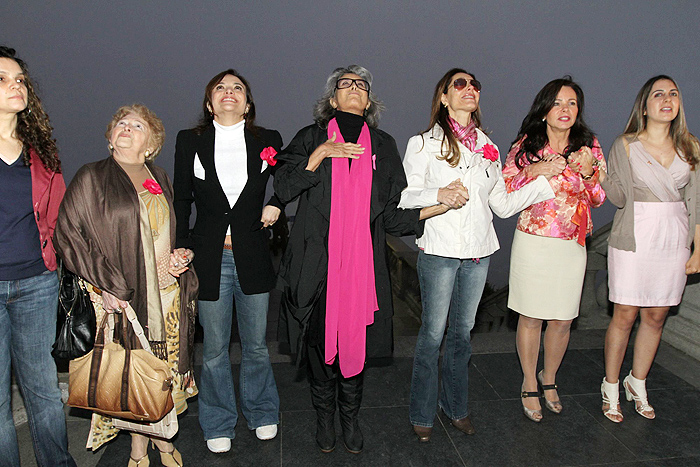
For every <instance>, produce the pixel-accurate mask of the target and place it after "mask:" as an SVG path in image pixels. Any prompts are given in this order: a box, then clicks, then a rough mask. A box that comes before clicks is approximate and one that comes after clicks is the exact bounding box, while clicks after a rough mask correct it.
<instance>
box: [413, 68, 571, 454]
mask: <svg viewBox="0 0 700 467" xmlns="http://www.w3.org/2000/svg"><path fill="white" fill-rule="evenodd" d="M480 92H481V83H479V82H478V81H477V80H476V79H475V78H474V75H472V74H471V73H467V72H466V71H464V70H462V69H458V68H453V69H451V70H450V71H448V72H447V73H446V74H445V75H444V76H443V77H442V79H441V80H440V81H439V82H438V83H437V86H436V87H435V92H434V94H433V103H432V111H431V118H430V127H429V129H428V130H427V131H425V132H424V133H422V134H420V135H418V136H414V137H412V138H411V139H410V140H409V142H408V147H407V148H406V155H405V157H404V169H405V170H406V176H407V178H408V187H407V188H406V189H405V190H404V191H403V193H402V196H401V204H400V205H399V207H402V208H422V207H426V206H433V205H437V204H445V205H447V206H448V207H449V208H451V209H450V210H449V211H447V212H446V213H445V214H443V215H441V216H436V217H434V218H431V219H429V220H427V221H426V224H425V232H424V234H423V235H422V236H421V237H420V238H418V239H417V240H416V243H417V245H418V247H419V249H420V252H419V254H418V276H419V281H420V288H421V297H422V305H423V316H422V321H423V322H422V325H421V329H420V332H419V334H418V341H417V343H416V350H415V357H414V361H413V377H412V380H411V404H410V420H411V424H412V425H413V429H414V431H415V433H416V434H417V435H418V437H419V438H420V440H421V441H424V442H425V441H429V440H430V435H431V433H432V426H433V421H434V418H435V412H436V410H437V405H438V358H439V356H440V346H441V344H442V338H443V335H444V332H445V325H446V322H447V318H448V315H449V318H450V326H449V328H448V330H447V340H446V348H445V354H444V357H443V365H442V390H441V394H440V401H439V405H440V407H441V408H442V410H443V411H444V413H445V415H446V416H447V417H449V418H450V420H451V423H452V425H453V426H454V427H455V428H457V429H458V430H460V431H462V432H463V433H466V434H468V435H469V434H473V433H474V427H473V425H472V423H471V420H470V419H469V411H468V407H467V390H468V373H467V369H468V365H469V358H470V356H471V344H470V335H469V334H470V331H471V329H472V327H473V326H474V318H475V316H476V310H477V307H478V305H479V301H480V299H481V294H482V292H483V289H484V285H485V283H486V275H487V272H488V267H489V259H490V255H491V254H492V253H493V252H495V251H496V250H498V248H499V244H498V239H497V237H496V231H495V230H494V228H493V223H492V219H493V215H492V211H493V212H495V213H496V215H498V216H499V217H502V218H505V217H509V216H512V215H513V214H515V213H517V212H519V211H520V210H522V209H524V208H526V207H528V206H530V205H531V204H533V203H538V202H541V201H544V200H547V199H550V198H553V197H554V192H553V191H552V189H551V188H550V186H549V182H548V179H549V177H551V176H553V175H556V174H557V173H559V172H561V170H562V169H563V167H559V166H558V165H557V164H555V163H553V164H551V167H550V170H549V172H550V173H548V174H547V175H545V176H540V177H538V178H537V179H536V180H533V182H532V183H530V184H528V185H526V186H524V187H523V188H522V189H521V190H519V191H515V192H513V193H510V194H509V193H507V190H506V186H505V183H504V182H503V176H502V174H501V166H500V159H499V154H498V148H497V147H496V146H495V145H494V144H493V143H492V142H491V140H490V139H489V138H488V137H487V136H486V135H485V134H484V132H483V131H482V130H481V118H480V117H481V115H480V110H479V98H480ZM450 303H452V306H450Z"/></svg>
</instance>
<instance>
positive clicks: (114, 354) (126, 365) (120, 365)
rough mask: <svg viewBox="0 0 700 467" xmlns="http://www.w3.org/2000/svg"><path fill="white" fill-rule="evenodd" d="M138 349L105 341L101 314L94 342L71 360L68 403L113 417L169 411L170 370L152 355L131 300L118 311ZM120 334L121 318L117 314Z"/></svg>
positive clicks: (152, 416)
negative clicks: (90, 348) (137, 342)
mask: <svg viewBox="0 0 700 467" xmlns="http://www.w3.org/2000/svg"><path fill="white" fill-rule="evenodd" d="M123 314H124V315H126V317H127V318H128V321H129V323H131V326H132V327H133V329H134V332H135V333H136V335H137V336H139V340H140V341H141V345H142V346H144V342H145V346H144V348H143V349H131V348H130V347H131V346H130V344H128V340H127V339H124V341H125V343H126V346H122V345H120V344H118V343H116V342H109V343H105V328H106V327H107V318H108V316H109V315H105V318H104V319H103V320H102V323H101V324H100V329H99V330H98V334H97V339H96V340H95V347H94V348H93V349H92V350H91V351H90V352H89V353H88V354H87V355H85V356H83V357H80V358H77V359H75V360H71V362H70V366H69V372H70V381H69V394H68V405H69V406H71V407H77V408H82V409H87V410H92V411H94V412H97V413H99V414H101V415H105V416H107V417H113V418H121V419H128V420H137V421H141V422H157V421H158V420H161V419H162V418H163V417H165V416H166V415H168V413H169V412H171V411H172V410H173V406H174V404H173V398H172V395H171V386H172V379H173V378H172V375H171V373H170V369H169V368H168V365H167V363H166V362H164V361H162V360H160V359H159V358H158V357H156V356H155V355H153V354H152V353H151V351H150V347H149V346H148V341H147V340H146V338H145V336H144V333H143V328H141V325H140V324H139V322H138V320H137V319H136V313H135V312H134V310H133V308H131V305H129V306H128V307H127V308H126V310H124V313H123ZM121 322H122V336H125V335H127V332H126V331H127V326H128V325H127V320H126V319H124V318H123V316H122V318H121Z"/></svg>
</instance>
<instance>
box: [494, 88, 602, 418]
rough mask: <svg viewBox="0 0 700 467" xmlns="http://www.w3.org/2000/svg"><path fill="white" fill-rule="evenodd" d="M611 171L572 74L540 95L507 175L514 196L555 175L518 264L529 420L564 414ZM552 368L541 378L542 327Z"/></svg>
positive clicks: (523, 232) (521, 242) (532, 218)
mask: <svg viewBox="0 0 700 467" xmlns="http://www.w3.org/2000/svg"><path fill="white" fill-rule="evenodd" d="M599 167H602V168H605V159H604V158H603V152H602V151H601V149H600V144H599V143H598V140H597V139H596V137H595V136H594V134H593V132H592V131H591V130H590V129H589V128H588V126H587V125H586V123H585V122H584V120H583V91H582V90H581V88H580V87H579V85H578V84H576V83H575V82H573V81H572V80H571V78H570V77H568V76H565V77H564V78H562V79H556V80H554V81H551V82H549V83H547V85H545V87H544V88H542V90H541V91H540V92H539V93H538V94H537V96H536V97H535V100H534V102H533V103H532V107H531V108H530V112H529V113H528V114H527V116H526V117H525V119H524V120H523V123H522V125H521V127H520V131H519V132H518V136H517V138H516V139H515V141H514V143H513V145H512V147H511V149H510V152H509V153H508V158H507V160H506V165H505V168H504V169H503V176H504V178H505V182H506V185H507V187H508V190H509V191H514V190H518V189H520V188H521V187H523V186H525V185H526V184H528V183H529V182H530V181H531V180H532V179H533V178H535V177H537V176H538V175H540V174H543V173H547V172H548V171H551V170H557V171H558V175H556V176H555V177H553V178H552V179H551V180H550V183H551V185H552V188H553V189H554V193H555V197H554V199H550V200H548V201H544V202H541V203H538V204H534V205H532V206H531V207H529V208H528V209H526V210H524V211H523V212H522V213H521V214H520V218H519V219H518V227H517V230H516V232H515V236H514V238H513V249H512V253H511V259H510V283H509V294H508V307H509V308H511V309H513V310H515V311H517V312H518V313H519V314H520V320H519V321H518V332H517V337H516V343H517V349H518V355H519V357H520V364H521V366H522V369H523V384H522V392H521V397H522V402H523V411H524V413H525V415H526V416H527V417H528V418H529V419H531V420H532V421H534V422H539V421H540V420H542V409H541V406H540V402H539V395H540V392H539V391H538V383H539V385H540V386H541V389H542V390H543V392H544V397H545V406H546V407H547V409H549V410H550V411H552V412H554V413H557V414H558V413H560V412H561V410H562V405H561V403H560V402H559V397H558V394H557V386H556V384H555V380H556V374H557V370H558V369H559V365H560V364H561V361H562V358H563V357H564V353H565V352H566V348H567V346H568V343H569V331H570V327H571V322H572V321H573V319H574V318H576V316H578V309H579V302H580V300H581V289H582V287H583V278H584V274H585V270H586V235H587V234H588V233H589V232H591V231H592V230H593V226H592V224H591V214H590V208H591V207H598V206H600V205H601V204H603V201H605V192H604V191H603V189H602V188H601V187H600V183H599V182H598V168H599ZM543 321H547V329H546V331H545V335H544V369H543V370H541V371H540V372H539V373H537V374H536V370H537V357H538V354H539V348H540V333H541V329H542V322H543Z"/></svg>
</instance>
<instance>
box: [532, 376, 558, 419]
mask: <svg viewBox="0 0 700 467" xmlns="http://www.w3.org/2000/svg"><path fill="white" fill-rule="evenodd" d="M543 372H544V370H540V372H539V373H537V383H538V384H539V385H540V390H541V391H542V397H544V406H545V407H547V410H549V411H550V412H553V413H555V414H560V413H561V411H562V409H563V408H564V407H563V406H562V405H561V401H559V400H555V401H550V400H549V399H547V396H546V395H545V394H544V392H545V391H550V390H552V389H557V388H558V387H559V386H557V385H556V384H544V378H543V377H542V373H543Z"/></svg>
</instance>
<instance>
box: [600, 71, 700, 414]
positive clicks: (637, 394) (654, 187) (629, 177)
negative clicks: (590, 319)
mask: <svg viewBox="0 0 700 467" xmlns="http://www.w3.org/2000/svg"><path fill="white" fill-rule="evenodd" d="M699 160H700V148H699V147H698V140H697V138H695V136H693V135H692V134H690V132H688V128H687V127H686V123H685V113H684V111H683V101H682V99H681V93H680V90H679V89H678V86H677V85H676V83H675V81H674V80H673V79H671V78H670V77H668V76H665V75H660V76H655V77H653V78H651V79H649V80H648V81H647V82H646V83H645V84H644V86H643V87H642V89H641V90H640V91H639V94H637V99H636V101H635V103H634V107H633V108H632V114H631V115H630V118H629V120H628V122H627V127H626V128H625V132H624V134H623V135H622V136H620V137H618V138H617V140H616V141H615V143H614V144H613V147H612V149H611V150H610V169H609V172H608V173H606V172H605V171H604V170H601V172H600V181H601V184H602V186H603V188H604V189H605V192H606V193H607V195H608V198H609V199H610V201H611V202H612V203H613V204H614V205H615V206H617V207H618V211H617V212H616V213H615V218H614V220H613V226H612V230H611V232H610V238H609V240H608V283H609V287H610V296H609V298H610V301H611V302H613V303H614V304H615V307H614V311H613V318H612V321H611V322H610V325H609V326H608V332H607V334H606V336H605V378H603V384H602V385H601V393H602V396H603V414H604V415H605V416H606V417H607V418H608V419H610V420H611V421H613V422H615V423H619V422H621V421H622V418H623V417H622V412H621V410H620V403H619V397H620V392H619V384H620V383H619V379H618V378H619V375H620V367H621V366H622V360H623V358H624V357H625V351H626V350H627V343H628V341H629V337H630V332H631V330H632V326H633V325H634V323H635V321H636V320H637V316H640V318H641V322H640V324H639V329H638V330H637V336H636V338H635V343H634V359H633V361H632V370H631V371H630V373H629V375H628V376H626V377H625V378H624V380H623V382H622V385H623V386H624V388H625V393H626V396H627V400H628V401H631V400H633V399H634V401H635V410H636V411H637V413H639V414H640V415H641V416H642V417H645V418H648V419H653V418H655V416H656V414H655V412H654V408H653V407H652V406H651V405H650V404H649V401H648V399H647V391H646V377H647V374H648V373H649V369H650V368H651V364H652V362H653V361H654V356H655V355H656V350H657V349H658V347H659V342H660V341H661V332H662V331H663V325H664V321H665V320H666V315H667V314H668V310H669V307H671V306H674V305H678V304H679V303H680V301H681V297H682V295H683V290H684V288H685V281H686V275H687V274H695V273H697V272H699V271H700V249H698V248H697V245H698V242H700V226H698V225H697V219H698V217H697V209H698V205H697V197H698V196H697V191H698V186H700V184H699V183H698V172H699V171H698V170H697V167H696V165H697V163H698V161H699ZM692 243H695V245H696V248H695V251H694V252H693V254H692V255H691V254H690V245H691V244H692Z"/></svg>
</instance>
